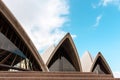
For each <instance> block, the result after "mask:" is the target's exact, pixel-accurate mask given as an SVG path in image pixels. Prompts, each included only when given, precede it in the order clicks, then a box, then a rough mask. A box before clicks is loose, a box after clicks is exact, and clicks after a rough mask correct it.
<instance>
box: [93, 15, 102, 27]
mask: <svg viewBox="0 0 120 80" xmlns="http://www.w3.org/2000/svg"><path fill="white" fill-rule="evenodd" d="M101 18H102V15H99V16H97V17H96V23H95V24H94V25H93V26H94V27H97V26H98V25H99V23H100V20H101Z"/></svg>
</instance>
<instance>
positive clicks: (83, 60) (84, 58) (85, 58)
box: [81, 51, 93, 72]
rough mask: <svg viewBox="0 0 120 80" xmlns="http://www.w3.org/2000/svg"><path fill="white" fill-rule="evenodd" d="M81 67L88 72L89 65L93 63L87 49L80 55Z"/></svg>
mask: <svg viewBox="0 0 120 80" xmlns="http://www.w3.org/2000/svg"><path fill="white" fill-rule="evenodd" d="M81 63H82V69H83V71H84V72H90V67H91V66H92V64H93V59H92V56H91V54H90V52H89V51H85V53H84V54H83V56H82V57H81Z"/></svg>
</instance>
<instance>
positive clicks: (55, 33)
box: [4, 0, 69, 50]
mask: <svg viewBox="0 0 120 80" xmlns="http://www.w3.org/2000/svg"><path fill="white" fill-rule="evenodd" d="M4 3H5V4H6V5H7V6H8V7H9V8H10V10H11V11H12V13H13V14H14V16H15V17H16V18H17V19H18V21H19V22H20V23H21V25H22V26H23V28H24V29H25V30H26V32H27V33H28V35H29V36H30V38H31V39H32V41H33V43H34V44H35V46H36V47H37V49H38V50H43V49H45V48H46V47H48V46H49V45H51V44H55V43H57V42H58V41H59V40H60V39H61V38H62V37H63V36H64V35H65V34H66V32H65V31H62V30H61V27H62V26H64V24H65V23H66V22H68V21H69V18H68V15H69V4H68V0H12V1H11V0H4Z"/></svg>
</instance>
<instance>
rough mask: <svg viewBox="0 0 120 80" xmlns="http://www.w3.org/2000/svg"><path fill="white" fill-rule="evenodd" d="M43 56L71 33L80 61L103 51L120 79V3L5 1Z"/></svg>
mask: <svg viewBox="0 0 120 80" xmlns="http://www.w3.org/2000/svg"><path fill="white" fill-rule="evenodd" d="M4 2H5V4H6V5H7V6H8V7H9V8H10V10H11V11H12V13H13V14H14V16H15V17H16V18H17V19H18V21H19V22H20V23H21V25H22V26H23V28H24V29H25V30H26V32H27V33H28V35H29V36H30V38H31V39H32V41H33V43H34V44H35V46H36V47H37V49H38V50H39V51H40V52H42V51H44V50H45V49H46V48H47V47H48V46H50V45H51V44H56V43H58V42H59V41H60V39H61V38H62V37H63V36H64V35H65V34H66V33H67V32H70V33H71V35H72V37H73V40H74V42H75V45H76V47H77V50H78V53H79V55H80V57H81V56H82V55H83V53H84V52H85V51H89V52H90V53H91V54H92V55H93V56H94V57H95V56H96V54H97V53H98V52H99V51H100V52H102V54H103V56H104V57H105V59H106V60H107V62H108V63H109V65H110V67H111V69H112V71H113V72H115V73H116V75H117V76H118V77H120V64H119V62H118V61H120V58H119V56H120V22H119V21H120V0H19V1H17V0H13V2H11V1H10V0H4Z"/></svg>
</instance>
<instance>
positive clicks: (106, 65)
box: [91, 52, 113, 76]
mask: <svg viewBox="0 0 120 80" xmlns="http://www.w3.org/2000/svg"><path fill="white" fill-rule="evenodd" d="M99 58H100V59H101V60H102V61H103V64H104V65H105V68H106V69H107V71H108V72H109V74H111V75H112V76H113V73H112V71H111V69H110V67H109V65H108V63H107V61H106V60H105V58H104V57H103V55H102V53H101V52H98V54H97V56H96V57H95V59H94V62H93V64H92V66H91V72H92V70H93V68H94V66H95V64H96V62H97V60H98V59H99Z"/></svg>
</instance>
